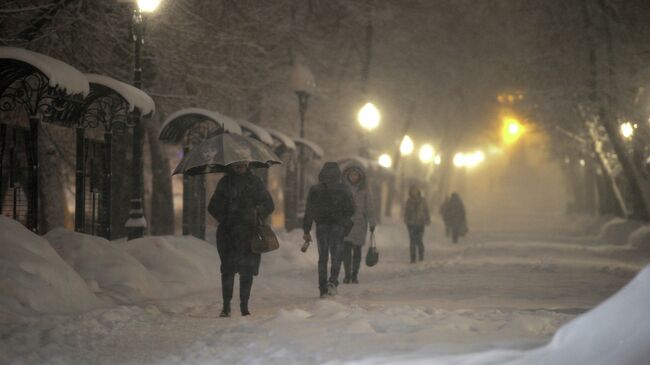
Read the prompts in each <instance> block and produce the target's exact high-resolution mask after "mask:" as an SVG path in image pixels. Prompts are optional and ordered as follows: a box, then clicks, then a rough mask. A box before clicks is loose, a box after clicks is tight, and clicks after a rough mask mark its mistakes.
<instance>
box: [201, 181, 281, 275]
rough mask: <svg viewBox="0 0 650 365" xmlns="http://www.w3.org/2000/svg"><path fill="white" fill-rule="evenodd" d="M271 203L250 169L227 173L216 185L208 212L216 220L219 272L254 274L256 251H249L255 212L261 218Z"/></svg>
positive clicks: (270, 199)
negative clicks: (219, 259) (217, 223)
mask: <svg viewBox="0 0 650 365" xmlns="http://www.w3.org/2000/svg"><path fill="white" fill-rule="evenodd" d="M273 209H275V206H274V204H273V199H272V198H271V195H270V194H269V192H268V191H267V190H266V187H265V186H264V183H263V182H262V180H261V179H260V178H259V177H257V176H255V175H253V174H252V173H251V172H250V171H249V172H247V173H245V174H242V175H237V174H235V173H228V174H227V175H226V176H224V177H223V178H222V179H221V180H220V181H219V184H217V188H216V190H215V191H214V194H213V195H212V198H211V199H210V204H209V205H208V212H209V213H210V215H212V216H213V217H214V218H215V219H216V220H217V221H218V222H219V228H218V229H217V250H218V251H219V257H220V258H221V273H222V274H234V273H239V274H240V275H257V274H258V273H259V268H260V254H256V253H253V251H251V240H252V238H253V235H254V229H255V224H256V214H257V215H259V217H260V218H261V219H262V220H264V219H266V218H267V217H268V216H269V214H271V213H272V212H273Z"/></svg>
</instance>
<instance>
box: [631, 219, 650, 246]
mask: <svg viewBox="0 0 650 365" xmlns="http://www.w3.org/2000/svg"><path fill="white" fill-rule="evenodd" d="M627 243H628V244H630V245H632V247H638V248H645V249H650V225H645V226H643V227H641V228H639V229H637V230H636V231H634V232H632V234H630V237H629V238H628V239H627Z"/></svg>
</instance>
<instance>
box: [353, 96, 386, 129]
mask: <svg viewBox="0 0 650 365" xmlns="http://www.w3.org/2000/svg"><path fill="white" fill-rule="evenodd" d="M357 120H358V121H359V124H360V125H361V126H362V127H363V128H364V129H365V130H368V131H371V130H373V129H375V128H377V126H378V125H379V121H380V120H381V114H380V113H379V110H378V109H377V108H376V107H375V106H374V105H373V104H372V103H366V105H364V106H363V108H361V110H359V114H357Z"/></svg>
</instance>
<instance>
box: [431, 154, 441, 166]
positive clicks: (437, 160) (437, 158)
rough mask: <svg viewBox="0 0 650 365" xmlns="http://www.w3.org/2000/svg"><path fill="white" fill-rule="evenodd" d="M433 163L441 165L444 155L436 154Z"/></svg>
mask: <svg viewBox="0 0 650 365" xmlns="http://www.w3.org/2000/svg"><path fill="white" fill-rule="evenodd" d="M433 163H435V164H436V165H440V164H441V163H442V157H440V155H436V158H434V159H433Z"/></svg>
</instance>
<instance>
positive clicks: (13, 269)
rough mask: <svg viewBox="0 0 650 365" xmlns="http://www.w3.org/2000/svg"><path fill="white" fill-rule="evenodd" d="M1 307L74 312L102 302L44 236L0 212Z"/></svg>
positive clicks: (26, 312) (5, 309) (94, 306)
mask: <svg viewBox="0 0 650 365" xmlns="http://www.w3.org/2000/svg"><path fill="white" fill-rule="evenodd" d="M0 232H2V234H1V235H0V311H4V312H10V313H23V314H30V313H34V312H46V313H75V312H82V311H87V310H90V309H93V308H98V307H100V306H101V302H100V300H99V299H98V298H97V297H96V296H95V295H94V294H93V293H92V291H91V290H90V289H88V287H87V286H86V284H85V282H84V280H83V279H82V278H81V277H80V276H79V275H78V274H77V273H76V272H75V271H74V270H72V268H71V267H70V266H69V265H68V264H66V262H65V261H63V260H62V259H61V257H59V255H57V253H56V252H55V251H54V250H53V249H52V247H51V246H50V244H49V243H48V242H47V241H46V240H45V239H43V238H41V237H39V236H37V235H36V234H34V233H32V232H30V231H29V230H27V229H26V228H25V227H24V226H23V225H21V224H20V223H19V222H18V221H15V220H13V219H10V218H7V217H4V216H1V215H0Z"/></svg>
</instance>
